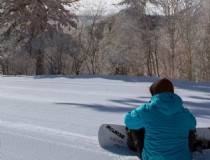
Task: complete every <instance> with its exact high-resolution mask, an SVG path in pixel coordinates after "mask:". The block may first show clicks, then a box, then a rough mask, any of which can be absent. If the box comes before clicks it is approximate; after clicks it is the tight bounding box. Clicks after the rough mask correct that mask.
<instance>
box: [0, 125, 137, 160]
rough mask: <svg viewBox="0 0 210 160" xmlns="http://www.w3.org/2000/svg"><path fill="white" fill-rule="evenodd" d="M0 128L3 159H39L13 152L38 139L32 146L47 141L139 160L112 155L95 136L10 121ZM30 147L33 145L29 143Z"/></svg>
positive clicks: (37, 145)
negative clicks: (101, 145)
mask: <svg viewBox="0 0 210 160" xmlns="http://www.w3.org/2000/svg"><path fill="white" fill-rule="evenodd" d="M0 130H1V131H0V133H1V140H2V142H1V145H2V147H1V153H3V156H4V157H2V158H4V159H3V160H37V159H38V157H36V155H35V156H32V157H30V156H29V155H20V154H15V153H13V152H12V151H14V150H17V148H18V145H20V144H23V145H27V143H28V141H36V143H34V144H33V145H34V146H33V147H32V148H39V147H40V145H41V144H42V143H45V145H46V144H47V146H48V147H49V149H50V147H51V146H61V147H67V148H76V149H78V150H82V151H87V152H88V153H90V152H93V153H94V152H98V153H100V154H104V155H106V156H108V157H110V158H111V159H113V160H131V159H132V160H137V158H136V157H132V158H130V157H126V156H119V155H112V154H110V153H109V152H107V151H105V150H103V149H101V147H100V145H99V143H98V138H97V137H95V136H86V135H82V134H78V133H72V132H66V131H61V130H57V129H51V128H47V127H41V126H35V125H29V124H23V123H16V122H10V121H0ZM14 137H15V138H14ZM7 144H13V146H12V147H11V146H10V148H9V149H8V148H7V147H6V149H5V148H4V147H3V146H7ZM29 147H31V146H30V145H29ZM1 156H2V155H1ZM5 157H6V158H5ZM0 158H1V157H0ZM61 159H65V158H61Z"/></svg>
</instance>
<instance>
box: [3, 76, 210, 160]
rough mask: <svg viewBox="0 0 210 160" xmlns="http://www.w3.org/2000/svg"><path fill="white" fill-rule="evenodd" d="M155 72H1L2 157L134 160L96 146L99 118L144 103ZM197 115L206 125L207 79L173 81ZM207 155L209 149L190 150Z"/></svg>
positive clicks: (118, 120) (209, 114)
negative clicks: (132, 74) (149, 74)
mask: <svg viewBox="0 0 210 160" xmlns="http://www.w3.org/2000/svg"><path fill="white" fill-rule="evenodd" d="M155 80H157V78H156V77H126V76H47V75H46V76H0V84H1V85H0V91H1V92H0V144H1V145H0V159H1V160H83V159H85V160H93V159H97V160H131V159H132V160H137V159H138V158H137V157H134V156H127V155H125V154H124V152H121V155H120V154H115V153H113V152H109V151H107V150H104V149H103V148H101V147H100V145H99V143H98V129H99V127H100V125H101V124H103V123H112V124H123V118H124V116H125V114H126V113H127V112H128V111H131V110H132V109H134V108H135V107H137V106H139V105H141V104H143V103H145V102H148V101H149V100H150V98H151V95H150V93H149V89H148V88H149V86H150V85H151V84H152V83H153V82H154V81H155ZM173 83H174V85H175V93H176V94H178V95H180V96H181V97H182V99H183V101H184V105H185V107H187V108H188V109H189V110H190V111H191V112H192V113H193V114H194V116H195V117H196V120H197V127H209V124H210V123H209V122H210V107H209V104H210V98H209V97H210V82H209V83H195V82H188V81H181V80H173ZM193 156H194V160H209V156H210V150H206V151H204V153H202V154H201V153H194V154H193Z"/></svg>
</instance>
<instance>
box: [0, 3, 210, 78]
mask: <svg viewBox="0 0 210 160" xmlns="http://www.w3.org/2000/svg"><path fill="white" fill-rule="evenodd" d="M148 2H149V1H148ZM0 3H1V5H0V7H1V8H0V18H1V19H0V20H1V21H0V26H1V30H0V33H1V34H0V69H1V72H2V74H4V75H20V74H24V75H34V74H36V75H42V74H58V75H60V74H63V75H66V74H74V75H79V74H109V75H135V76H142V75H149V76H154V75H156V76H159V77H163V76H166V77H170V78H177V79H187V80H191V81H209V80H210V43H209V40H210V2H209V1H208V0H200V1H199V0H181V1H174V0H167V1H165V0H158V1H155V0H150V3H152V4H153V8H150V9H148V7H147V5H148V3H147V1H146V0H132V1H127V0H124V1H122V2H121V3H120V4H119V5H126V8H125V9H123V10H122V11H120V12H119V13H117V14H113V15H109V16H103V6H102V5H101V6H99V7H98V8H96V9H94V10H93V9H91V10H89V12H87V15H85V16H79V17H76V16H75V15H74V13H72V12H69V10H66V9H65V7H63V5H67V4H66V3H67V2H65V4H62V3H64V2H62V1H60V3H54V2H53V1H52V2H51V1H50V3H49V1H48V0H41V1H36V0H34V1H31V0H28V1H21V0H16V1H14V2H13V3H12V2H11V1H10V2H8V1H7V0H3V2H0ZM72 3H74V2H73V1H70V2H68V4H69V5H71V4H72ZM37 6H39V7H37ZM56 9H57V10H56Z"/></svg>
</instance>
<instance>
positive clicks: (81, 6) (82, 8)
mask: <svg viewBox="0 0 210 160" xmlns="http://www.w3.org/2000/svg"><path fill="white" fill-rule="evenodd" d="M119 2H121V0H80V1H79V2H78V6H77V9H78V11H77V14H87V13H88V12H91V11H94V10H97V9H98V8H101V9H102V10H103V14H105V15H109V14H113V13H116V12H119V10H120V9H122V7H120V6H117V5H116V4H118V3H119Z"/></svg>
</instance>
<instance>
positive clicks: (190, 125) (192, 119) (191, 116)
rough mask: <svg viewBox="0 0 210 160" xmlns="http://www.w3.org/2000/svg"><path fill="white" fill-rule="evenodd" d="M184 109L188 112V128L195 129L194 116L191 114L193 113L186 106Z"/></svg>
mask: <svg viewBox="0 0 210 160" xmlns="http://www.w3.org/2000/svg"><path fill="white" fill-rule="evenodd" d="M186 111H187V112H188V114H189V130H195V129H196V125H197V122H196V118H195V117H194V116H193V114H192V113H191V112H190V111H189V110H188V109H187V108H186Z"/></svg>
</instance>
